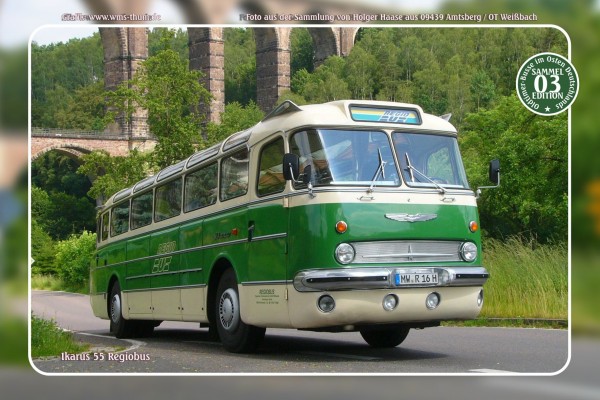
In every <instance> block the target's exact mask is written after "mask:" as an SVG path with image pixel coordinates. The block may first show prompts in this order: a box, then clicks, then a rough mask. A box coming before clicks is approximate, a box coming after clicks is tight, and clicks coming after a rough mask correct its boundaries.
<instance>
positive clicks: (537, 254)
mask: <svg viewBox="0 0 600 400" xmlns="http://www.w3.org/2000/svg"><path fill="white" fill-rule="evenodd" d="M483 263H484V266H485V267H486V268H487V270H488V272H489V273H490V279H489V280H488V281H487V283H486V285H485V288H484V292H485V304H484V307H483V310H482V313H481V316H482V317H490V318H491V317H501V318H551V319H567V317H568V299H569V294H568V251H567V245H566V244H552V245H540V244H538V243H535V242H529V241H526V240H524V239H521V238H511V239H507V240H504V241H500V240H494V239H487V240H485V242H484V248H483Z"/></svg>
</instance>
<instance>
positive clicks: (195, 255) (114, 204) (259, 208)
mask: <svg viewBox="0 0 600 400" xmlns="http://www.w3.org/2000/svg"><path fill="white" fill-rule="evenodd" d="M448 119H449V118H447V117H437V116H433V115H429V114H425V113H424V112H423V111H422V109H421V108H420V107H418V106H416V105H412V104H402V103H392V102H379V101H362V100H361V101H350V100H346V101H334V102H330V103H326V104H319V105H307V106H297V105H295V104H294V103H292V102H289V101H288V102H284V103H282V104H281V105H280V106H279V107H277V108H276V109H275V110H273V111H272V112H271V113H270V114H269V115H267V116H266V117H265V118H264V119H263V120H262V121H261V122H260V123H258V124H257V125H255V126H254V127H252V128H250V129H248V130H245V131H242V132H238V133H235V134H233V135H232V136H230V137H229V138H228V139H226V140H225V141H223V142H222V143H219V144H217V145H215V146H213V147H210V148H208V149H205V150H202V151H200V152H198V153H196V154H194V155H192V156H191V157H189V158H188V159H186V160H183V161H181V162H179V163H177V164H175V165H172V166H169V167H167V168H165V169H163V170H162V171H160V172H158V173H157V174H156V175H155V176H152V177H149V178H146V179H144V180H142V181H140V182H138V183H136V184H135V185H133V186H132V187H130V188H127V189H124V190H121V191H120V192H118V193H116V194H115V195H114V196H112V197H111V198H110V199H109V200H108V201H107V202H106V204H104V206H103V207H102V208H101V209H100V211H99V213H98V215H99V217H98V244H97V254H96V259H95V262H94V265H92V267H91V273H90V292H91V304H92V308H93V311H94V314H95V315H96V316H98V317H100V318H104V319H108V320H110V329H111V331H112V332H114V334H115V335H116V336H117V337H134V336H138V335H140V336H142V335H147V334H149V333H151V332H152V330H153V329H154V327H155V326H158V324H160V323H161V321H164V320H172V321H195V322H199V323H200V326H201V327H209V328H210V329H213V331H212V332H214V333H218V337H219V339H220V340H221V342H222V343H223V345H224V347H225V348H226V349H227V350H229V351H232V352H248V351H252V350H255V349H256V348H257V346H259V344H260V343H261V340H262V339H263V337H264V334H265V329H266V328H294V329H302V330H315V331H329V332H345V331H359V332H360V334H361V335H362V337H363V338H364V339H365V341H366V342H367V343H368V344H369V345H371V346H374V347H394V346H397V345H399V344H400V343H401V342H402V341H403V340H404V339H405V337H406V335H407V334H408V332H409V330H410V328H425V327H431V326H437V325H439V324H440V321H444V320H464V319H472V318H475V317H477V315H478V314H479V312H480V310H481V307H482V305H483V285H484V283H485V282H486V280H487V279H488V272H487V271H486V269H485V268H484V267H483V266H482V263H481V235H480V230H479V217H478V212H477V205H476V194H475V193H474V191H473V190H472V189H471V188H470V187H469V184H468V183H467V178H466V176H465V172H464V168H463V164H462V161H461V157H460V153H459V149H458V144H457V132H456V129H455V128H454V127H453V126H452V125H451V124H450V123H449V122H448V121H447V120H448ZM490 179H492V181H493V182H494V183H495V184H496V185H497V184H498V180H499V164H498V162H497V160H494V161H493V162H492V163H490Z"/></svg>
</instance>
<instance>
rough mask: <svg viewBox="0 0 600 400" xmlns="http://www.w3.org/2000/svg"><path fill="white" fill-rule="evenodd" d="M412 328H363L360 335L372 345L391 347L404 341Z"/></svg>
mask: <svg viewBox="0 0 600 400" xmlns="http://www.w3.org/2000/svg"><path fill="white" fill-rule="evenodd" d="M408 331H410V328H405V327H393V328H392V327H389V328H371V329H361V330H360V335H361V336H362V338H363V339H364V340H365V342H367V343H368V344H369V346H371V347H377V348H389V347H396V346H398V345H399V344H400V343H402V342H404V339H406V336H408Z"/></svg>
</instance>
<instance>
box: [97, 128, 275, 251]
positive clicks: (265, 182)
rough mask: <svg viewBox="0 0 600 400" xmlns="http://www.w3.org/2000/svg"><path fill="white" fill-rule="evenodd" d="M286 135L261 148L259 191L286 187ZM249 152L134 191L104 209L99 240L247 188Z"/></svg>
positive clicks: (244, 191) (240, 152)
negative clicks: (125, 199)
mask: <svg viewBox="0 0 600 400" xmlns="http://www.w3.org/2000/svg"><path fill="white" fill-rule="evenodd" d="M283 152H284V149H283V139H282V138H278V139H277V140H275V141H273V142H270V143H268V144H267V145H265V146H264V147H263V148H262V149H261V153H260V158H259V160H260V161H259V164H260V167H259V171H258V175H259V176H258V183H257V193H258V195H259V196H265V195H269V194H273V193H278V192H281V191H283V190H284V188H285V180H284V179H283V174H282V170H283V168H282V159H283ZM248 156H249V152H248V150H247V149H242V150H240V151H237V152H235V153H233V154H232V155H230V156H228V157H225V158H223V159H222V160H221V163H220V165H221V173H220V179H219V173H218V170H219V166H218V165H219V163H218V162H217V161H215V162H213V163H211V164H208V165H206V166H203V167H201V168H199V169H196V170H194V171H193V172H189V173H187V174H186V175H184V176H183V177H179V178H177V179H174V180H170V181H168V182H166V183H164V184H161V185H159V186H156V188H154V189H153V190H152V189H151V190H149V191H146V192H143V193H140V194H137V195H134V196H133V197H131V198H130V200H128V201H124V202H122V203H119V204H116V205H115V206H113V207H112V208H111V212H110V213H109V212H108V211H106V212H104V213H103V214H102V216H101V219H100V220H99V221H98V228H99V230H100V235H98V236H99V240H101V241H104V240H107V239H108V238H109V234H110V237H115V236H119V235H121V234H123V233H126V232H128V231H129V230H135V229H138V228H142V227H144V226H148V225H150V224H151V223H152V222H160V221H164V220H167V219H169V218H173V217H176V216H179V215H181V213H182V212H184V213H187V212H190V211H194V210H198V209H201V208H204V207H208V206H210V205H213V204H215V203H216V202H217V196H218V197H219V199H220V201H227V200H231V199H234V198H236V197H239V196H243V195H245V194H246V193H247V192H248V173H249V171H248V166H249V159H248Z"/></svg>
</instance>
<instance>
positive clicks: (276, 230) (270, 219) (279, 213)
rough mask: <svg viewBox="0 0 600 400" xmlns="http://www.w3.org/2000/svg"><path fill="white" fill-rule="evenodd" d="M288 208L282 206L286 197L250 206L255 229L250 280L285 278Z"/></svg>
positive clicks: (251, 250) (281, 279)
mask: <svg viewBox="0 0 600 400" xmlns="http://www.w3.org/2000/svg"><path fill="white" fill-rule="evenodd" d="M288 210H289V209H287V208H284V207H283V199H279V200H276V201H274V202H269V203H261V204H256V205H253V206H251V207H250V208H249V209H248V220H249V224H252V225H253V226H254V232H253V240H252V241H251V242H250V249H249V254H248V275H247V281H250V282H262V281H267V280H276V281H283V280H285V279H286V258H287V254H286V251H287V236H286V235H287V232H288ZM273 235H276V237H273Z"/></svg>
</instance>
